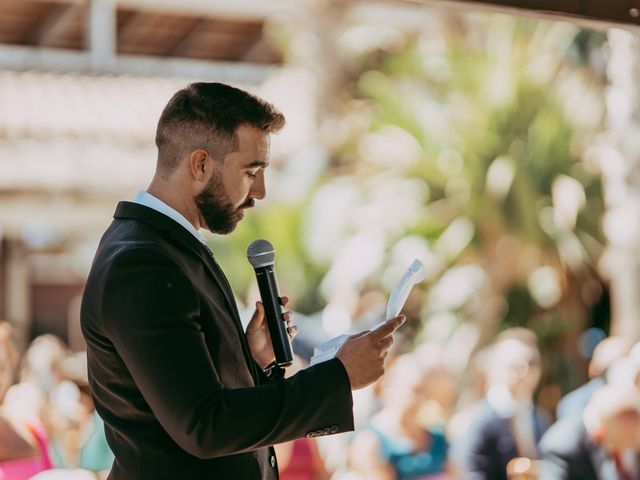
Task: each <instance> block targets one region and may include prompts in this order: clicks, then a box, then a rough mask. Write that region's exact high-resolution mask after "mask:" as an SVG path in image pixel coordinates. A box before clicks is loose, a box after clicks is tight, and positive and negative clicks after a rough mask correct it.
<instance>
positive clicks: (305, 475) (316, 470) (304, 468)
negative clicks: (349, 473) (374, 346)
mask: <svg viewBox="0 0 640 480" xmlns="http://www.w3.org/2000/svg"><path fill="white" fill-rule="evenodd" d="M308 366H309V362H307V361H306V360H305V359H303V358H302V357H300V356H299V355H298V353H297V352H296V353H295V354H294V357H293V363H292V364H291V365H290V366H289V367H287V369H286V371H285V377H286V378H289V377H291V376H293V375H295V374H296V373H298V372H299V371H300V370H303V369H304V368H306V367H308ZM274 448H275V450H276V456H277V458H278V473H279V477H280V480H329V479H330V478H331V475H330V473H329V472H328V471H327V469H326V467H325V464H324V460H323V459H322V457H321V456H320V452H319V451H318V446H317V444H316V439H315V438H298V439H296V440H293V441H291V442H286V443H281V444H277V445H274Z"/></svg>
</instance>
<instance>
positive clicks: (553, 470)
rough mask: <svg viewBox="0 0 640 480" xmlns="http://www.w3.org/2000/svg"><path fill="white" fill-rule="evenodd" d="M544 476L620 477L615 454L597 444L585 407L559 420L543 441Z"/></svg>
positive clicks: (557, 479) (561, 479)
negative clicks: (589, 431)
mask: <svg viewBox="0 0 640 480" xmlns="http://www.w3.org/2000/svg"><path fill="white" fill-rule="evenodd" d="M540 451H541V453H542V459H543V465H542V471H541V473H540V478H543V479H544V480H618V473H617V471H616V465H615V461H614V460H613V458H611V457H609V456H608V455H606V453H605V452H604V451H603V450H602V448H600V447H599V446H598V445H597V444H595V443H594V442H593V441H592V440H591V438H590V437H589V435H588V434H587V430H586V429H585V427H584V422H583V420H582V411H579V412H578V413H577V415H571V416H567V417H565V418H563V419H561V420H558V421H557V422H556V423H555V424H553V425H552V426H551V428H549V430H548V431H547V433H546V434H545V435H544V437H542V440H541V442H540Z"/></svg>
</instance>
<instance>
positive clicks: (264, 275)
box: [247, 240, 293, 367]
mask: <svg viewBox="0 0 640 480" xmlns="http://www.w3.org/2000/svg"><path fill="white" fill-rule="evenodd" d="M275 258H276V251H275V249H274V248H273V245H271V243H269V242H268V241H266V240H255V241H253V242H251V244H250V245H249V246H248V247H247V259H248V260H249V263H250V264H251V266H252V267H253V269H254V270H255V271H256V280H257V281H258V288H259V289H260V298H261V299H262V304H263V305H264V313H265V317H266V321H267V327H268V328H269V335H270V336H271V343H272V345H273V353H275V355H276V365H278V366H280V367H287V366H289V365H291V363H292V362H293V349H292V348H291V339H290V338H289V334H288V333H287V324H286V322H285V320H284V311H283V309H282V304H281V303H280V291H279V290H278V281H277V280H276V270H275V267H274V263H275Z"/></svg>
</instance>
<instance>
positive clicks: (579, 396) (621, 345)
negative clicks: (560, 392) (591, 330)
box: [556, 336, 631, 419]
mask: <svg viewBox="0 0 640 480" xmlns="http://www.w3.org/2000/svg"><path fill="white" fill-rule="evenodd" d="M630 349H631V343H630V342H629V340H627V339H626V338H622V337H613V336H612V337H607V338H605V339H604V340H602V341H601V342H600V343H598V345H596V348H595V349H594V350H593V355H592V356H591V361H590V362H589V372H588V374H589V381H588V382H587V383H585V384H584V385H582V386H581V387H579V388H577V389H576V390H573V391H572V392H569V393H567V394H566V395H565V396H564V397H562V399H561V400H560V403H558V407H557V410H556V416H557V418H558V419H560V418H563V417H566V416H567V415H571V414H576V415H580V414H582V410H584V407H586V405H587V403H589V399H590V398H591V395H593V393H594V392H595V391H596V390H598V389H599V388H600V387H602V386H603V385H604V384H605V375H606V373H607V370H608V369H609V367H611V365H613V364H614V363H615V362H617V361H618V360H620V359H622V358H623V357H625V356H626V355H627V354H628V353H629V350H630Z"/></svg>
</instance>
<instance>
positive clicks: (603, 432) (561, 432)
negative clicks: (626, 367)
mask: <svg viewBox="0 0 640 480" xmlns="http://www.w3.org/2000/svg"><path fill="white" fill-rule="evenodd" d="M639 433H640V393H638V390H637V389H636V388H635V387H634V386H633V385H627V386H619V385H606V386H604V387H602V388H600V390H598V391H597V392H595V394H594V395H593V396H592V398H591V400H590V401H589V403H588V404H587V406H586V408H585V409H584V412H583V411H581V410H579V411H577V412H575V414H574V415H567V416H565V417H564V418H561V419H560V420H558V421H557V422H556V423H555V424H553V425H552V426H551V428H549V430H548V431H547V433H546V434H545V435H544V437H543V438H542V440H541V441H540V451H541V453H542V459H543V465H542V470H541V472H540V478H542V479H544V480H637V479H640V463H639V462H638V452H637V448H638V445H637V439H638V434H639ZM634 452H635V455H634Z"/></svg>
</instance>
